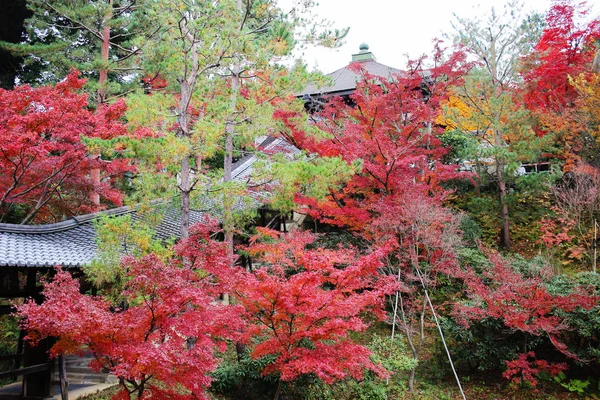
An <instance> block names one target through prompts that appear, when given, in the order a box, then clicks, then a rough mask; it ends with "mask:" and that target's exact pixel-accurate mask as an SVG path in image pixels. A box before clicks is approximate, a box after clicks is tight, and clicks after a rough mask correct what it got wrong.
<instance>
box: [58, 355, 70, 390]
mask: <svg viewBox="0 0 600 400" xmlns="http://www.w3.org/2000/svg"><path fill="white" fill-rule="evenodd" d="M58 378H59V380H60V397H61V399H62V400H69V382H67V368H66V365H65V356H63V355H62V354H61V355H60V356H58Z"/></svg>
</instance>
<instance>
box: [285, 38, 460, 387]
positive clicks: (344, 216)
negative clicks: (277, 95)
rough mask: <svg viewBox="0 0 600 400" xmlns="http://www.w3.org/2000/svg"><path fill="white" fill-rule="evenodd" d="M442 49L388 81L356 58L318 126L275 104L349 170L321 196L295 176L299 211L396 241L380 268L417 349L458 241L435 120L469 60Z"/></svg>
mask: <svg viewBox="0 0 600 400" xmlns="http://www.w3.org/2000/svg"><path fill="white" fill-rule="evenodd" d="M443 57H444V55H443V52H442V50H441V48H440V47H439V46H438V47H436V49H435V52H434V54H433V56H432V58H431V60H430V61H429V63H430V64H429V67H426V66H425V65H426V63H427V62H428V61H426V60H425V59H421V60H418V61H415V62H412V63H410V64H409V69H408V71H406V72H405V73H404V74H399V75H396V76H394V77H393V78H392V79H391V80H389V81H387V80H383V79H381V78H379V77H375V76H372V75H369V74H367V73H364V72H361V70H360V65H359V64H357V65H355V66H354V68H356V70H357V71H359V72H361V73H362V75H363V80H362V81H360V82H358V84H357V89H356V91H355V92H354V93H353V94H352V95H350V101H344V99H341V98H333V99H331V100H330V101H329V102H328V103H327V104H326V105H325V106H324V110H323V112H322V113H320V114H319V115H318V117H316V118H314V119H315V120H316V126H317V127H318V128H320V130H321V133H320V136H315V135H312V134H310V133H308V132H307V131H305V130H303V129H299V125H298V124H297V123H296V121H297V117H296V115H295V114H293V113H283V112H282V113H278V114H277V116H278V117H279V118H280V119H281V120H282V122H283V123H284V125H285V127H286V130H284V131H283V134H284V135H286V137H287V138H289V140H290V141H293V142H294V143H296V144H297V145H298V146H299V147H301V148H303V149H306V150H308V151H309V152H312V153H316V154H318V155H319V156H320V157H321V158H329V159H332V160H336V159H338V160H342V161H343V162H344V163H346V165H347V166H349V167H350V168H351V169H352V170H354V172H355V173H354V174H353V175H348V174H347V172H346V174H345V175H342V176H344V177H346V179H345V180H338V181H329V182H330V183H331V185H330V186H328V187H326V188H324V189H325V190H324V191H325V193H324V194H322V195H321V196H320V197H319V196H317V197H315V196H307V195H306V192H304V193H303V192H302V190H303V189H304V188H305V187H306V186H309V187H310V186H313V184H312V183H311V184H309V185H305V184H300V185H298V186H297V189H299V190H298V193H296V201H297V202H298V204H300V205H303V206H304V207H306V208H305V209H300V212H307V213H309V214H310V215H311V216H313V217H314V218H316V219H318V220H319V221H322V222H325V223H328V224H332V225H336V226H339V227H342V228H346V229H349V230H351V231H354V232H355V233H356V234H357V236H359V237H360V238H362V240H363V241H364V242H365V243H367V244H370V245H374V246H377V245H378V244H381V243H385V242H386V241H391V242H392V243H394V246H395V248H394V251H393V252H392V253H391V254H390V255H389V256H388V258H387V263H386V266H385V270H386V271H387V273H388V274H389V275H391V276H393V277H395V279H396V280H397V281H398V284H399V285H400V288H401V290H399V291H398V292H396V293H395V295H394V296H392V300H393V305H394V313H393V316H392V318H390V320H391V322H392V325H393V329H394V331H395V329H396V326H400V327H401V328H399V329H401V330H402V332H403V333H404V334H405V336H406V339H407V341H408V343H409V346H410V349H411V351H412V354H413V356H414V357H415V358H418V357H419V355H420V351H421V349H422V346H423V343H424V341H425V337H424V332H425V326H424V325H425V323H426V322H425V321H427V319H428V318H427V317H426V315H433V314H430V311H431V310H432V308H433V304H431V303H430V302H429V301H428V300H427V296H428V294H427V293H428V289H429V288H433V287H434V286H435V281H436V275H437V273H438V272H440V271H442V270H443V268H448V267H450V265H451V264H453V258H454V255H453V246H455V245H456V244H457V241H456V240H454V239H452V240H449V241H447V242H445V243H444V242H442V241H441V240H442V238H443V240H446V239H450V238H452V237H454V236H455V235H456V233H457V232H456V226H455V219H454V217H453V216H452V214H451V213H449V212H447V211H446V210H444V208H443V206H442V201H443V200H444V199H445V197H446V195H447V191H446V190H445V189H444V188H443V185H442V184H443V182H446V181H448V180H451V179H455V178H461V177H464V178H466V177H467V176H466V175H464V174H461V173H459V172H458V171H457V165H446V164H444V163H443V162H442V159H443V157H444V155H445V154H446V153H447V149H445V148H444V147H443V146H442V144H441V141H440V138H439V135H440V134H441V133H443V129H442V128H441V127H439V126H438V125H436V124H435V123H434V121H435V120H436V118H437V117H438V116H439V114H440V112H441V102H442V101H443V99H445V98H446V97H447V95H448V88H449V86H450V85H453V84H458V83H459V82H460V80H461V78H462V76H463V75H464V74H465V72H466V70H467V69H468V68H469V64H468V63H466V62H465V60H464V57H463V54H462V53H453V54H452V55H450V56H449V57H448V59H447V60H444V58H443ZM338 170H339V169H338ZM334 171H335V170H334ZM342 171H343V170H342ZM451 232H452V233H451ZM453 235H454V236H453ZM431 312H433V311H431ZM415 323H416V325H415ZM415 332H423V334H421V335H418V334H415ZM413 339H414V340H413ZM414 372H415V369H414V368H413V370H412V372H411V376H410V379H409V385H410V390H411V391H412V390H414Z"/></svg>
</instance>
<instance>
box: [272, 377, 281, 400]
mask: <svg viewBox="0 0 600 400" xmlns="http://www.w3.org/2000/svg"><path fill="white" fill-rule="evenodd" d="M282 385H283V381H282V380H281V379H279V381H278V382H277V390H275V396H274V397H273V400H279V395H280V394H281V386H282Z"/></svg>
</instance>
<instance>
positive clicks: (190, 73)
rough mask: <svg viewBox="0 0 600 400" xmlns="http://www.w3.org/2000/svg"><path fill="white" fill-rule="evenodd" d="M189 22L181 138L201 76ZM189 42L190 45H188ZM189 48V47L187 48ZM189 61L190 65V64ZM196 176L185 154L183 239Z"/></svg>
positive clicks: (184, 30)
mask: <svg viewBox="0 0 600 400" xmlns="http://www.w3.org/2000/svg"><path fill="white" fill-rule="evenodd" d="M187 22H188V21H187V20H186V19H183V20H182V21H181V25H180V30H181V35H182V38H183V39H184V40H183V41H184V46H183V47H184V49H185V50H184V51H185V61H186V63H185V65H186V67H185V70H184V72H183V76H182V77H181V78H180V79H179V83H180V85H181V89H180V94H181V99H180V101H179V107H178V108H179V109H178V112H179V116H178V118H177V124H178V129H177V135H178V136H179V137H182V138H183V137H189V136H190V132H189V115H188V108H189V106H190V102H191V100H192V94H193V92H194V86H195V85H196V81H197V79H198V75H199V74H200V59H199V56H198V42H197V41H196V38H195V37H194V36H193V35H191V34H190V32H189V31H188V25H187ZM187 42H189V44H188V43H187ZM187 46H189V47H187ZM188 60H189V64H188ZM194 179H195V178H194V176H193V175H192V169H191V166H190V154H187V153H186V154H184V155H183V158H182V160H181V173H180V182H179V191H180V194H181V238H182V239H185V238H187V237H189V229H190V208H191V204H190V203H191V202H190V196H191V192H192V189H193V187H194V183H195V182H194Z"/></svg>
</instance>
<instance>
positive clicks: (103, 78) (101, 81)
mask: <svg viewBox="0 0 600 400" xmlns="http://www.w3.org/2000/svg"><path fill="white" fill-rule="evenodd" d="M112 7H113V0H108V12H107V13H106V15H105V16H104V27H103V28H104V29H103V30H102V47H101V60H102V66H101V67H100V71H99V75H100V76H99V77H98V104H104V103H105V102H106V83H107V81H108V50H109V48H110V24H109V21H110V20H111V18H112Z"/></svg>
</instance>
